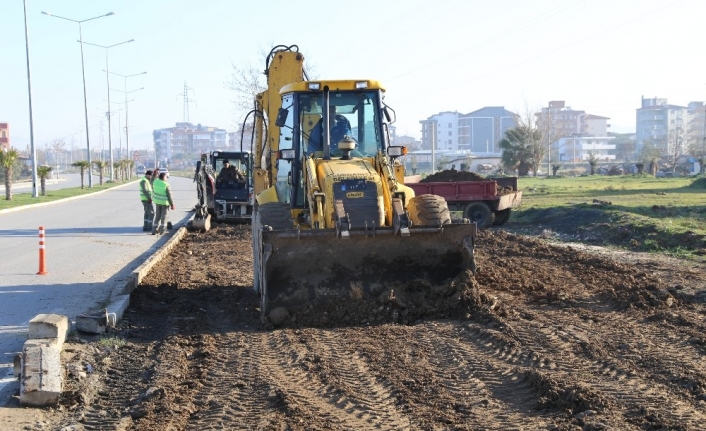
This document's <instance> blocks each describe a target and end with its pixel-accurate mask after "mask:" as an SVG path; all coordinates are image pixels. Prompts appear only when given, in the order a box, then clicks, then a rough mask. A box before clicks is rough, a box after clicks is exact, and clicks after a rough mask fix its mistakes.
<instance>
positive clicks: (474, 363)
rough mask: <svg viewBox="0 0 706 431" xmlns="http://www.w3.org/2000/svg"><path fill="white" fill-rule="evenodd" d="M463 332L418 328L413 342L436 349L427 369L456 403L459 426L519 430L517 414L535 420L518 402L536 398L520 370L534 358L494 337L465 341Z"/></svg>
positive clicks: (482, 334)
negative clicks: (529, 416) (461, 424)
mask: <svg viewBox="0 0 706 431" xmlns="http://www.w3.org/2000/svg"><path fill="white" fill-rule="evenodd" d="M473 329H478V328H473ZM462 332H466V331H464V330H463V328H460V329H459V328H458V326H457V325H454V324H453V323H450V322H448V323H431V322H430V323H424V324H421V325H417V326H416V327H415V336H416V337H419V339H420V340H422V341H423V342H425V343H428V344H429V345H433V346H434V349H433V350H432V355H431V356H430V358H429V363H430V365H431V366H432V367H433V369H434V371H435V373H436V374H437V375H438V376H439V378H441V379H442V381H443V383H442V386H443V387H444V388H446V389H447V390H448V391H449V392H450V397H451V398H452V399H454V400H456V402H457V403H458V404H457V405H456V406H455V409H456V410H457V411H458V413H459V415H458V417H457V418H456V420H459V421H460V423H463V424H464V425H465V426H468V427H470V429H484V430H508V429H514V428H516V426H517V424H518V423H521V422H522V420H521V416H520V415H518V414H517V412H523V415H526V414H530V415H531V414H532V413H533V410H534V406H533V405H532V404H531V403H520V404H518V402H517V401H518V400H531V399H534V398H535V393H536V390H535V389H534V388H532V387H531V385H529V384H528V383H527V381H526V378H525V377H524V375H523V373H522V371H521V368H520V367H525V366H527V364H531V363H535V362H536V361H534V360H532V359H530V356H531V355H528V354H526V353H525V352H522V351H521V350H519V349H517V348H515V347H511V346H509V345H508V344H506V343H505V342H498V339H497V338H496V337H495V334H489V333H487V332H486V331H484V330H476V331H473V330H472V331H471V332H473V333H474V334H475V335H474V336H472V337H467V336H465V335H464V334H462ZM474 337H477V338H474ZM460 400H463V401H460ZM461 402H463V405H461ZM535 426H536V428H526V429H546V426H547V424H546V423H544V424H535Z"/></svg>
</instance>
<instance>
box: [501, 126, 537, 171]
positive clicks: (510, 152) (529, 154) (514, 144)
mask: <svg viewBox="0 0 706 431" xmlns="http://www.w3.org/2000/svg"><path fill="white" fill-rule="evenodd" d="M539 135H540V132H539V131H538V130H537V129H532V128H530V127H527V126H525V125H519V126H517V127H513V128H512V129H508V130H506V131H505V137H504V138H503V139H502V141H500V148H502V150H503V155H502V161H503V165H505V167H507V168H508V169H511V170H515V169H517V173H518V174H519V175H520V176H521V177H522V176H527V175H528V174H529V171H530V169H531V168H532V167H533V166H535V165H536V163H537V162H538V161H537V160H535V151H534V148H533V147H534V145H533V143H534V142H537V141H539V138H540V136H539Z"/></svg>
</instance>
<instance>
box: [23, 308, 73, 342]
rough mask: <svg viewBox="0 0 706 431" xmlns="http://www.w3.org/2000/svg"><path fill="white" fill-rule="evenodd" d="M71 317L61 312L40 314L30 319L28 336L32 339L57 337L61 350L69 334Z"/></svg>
mask: <svg viewBox="0 0 706 431" xmlns="http://www.w3.org/2000/svg"><path fill="white" fill-rule="evenodd" d="M69 328H71V325H70V324H69V318H68V317H66V316H62V315H61V314H38V315H37V316H36V317H35V318H34V319H32V320H30V321H29V331H28V336H27V337H28V338H29V339H30V340H34V339H42V338H55V339H56V344H57V346H58V347H59V350H61V346H63V345H64V341H65V340H66V337H67V336H68V335H69Z"/></svg>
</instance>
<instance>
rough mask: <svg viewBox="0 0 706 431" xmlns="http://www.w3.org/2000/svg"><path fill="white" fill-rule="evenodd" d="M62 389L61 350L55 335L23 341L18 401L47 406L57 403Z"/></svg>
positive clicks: (25, 403) (28, 404) (27, 404)
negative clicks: (53, 337) (53, 336)
mask: <svg viewBox="0 0 706 431" xmlns="http://www.w3.org/2000/svg"><path fill="white" fill-rule="evenodd" d="M61 389H62V375H61V350H60V349H59V347H58V346H57V344H56V342H55V340H54V339H51V338H49V339H34V340H27V341H25V344H24V347H23V348H22V364H21V377H20V404H21V405H23V406H32V407H50V406H56V405H57V404H59V397H60V396H61Z"/></svg>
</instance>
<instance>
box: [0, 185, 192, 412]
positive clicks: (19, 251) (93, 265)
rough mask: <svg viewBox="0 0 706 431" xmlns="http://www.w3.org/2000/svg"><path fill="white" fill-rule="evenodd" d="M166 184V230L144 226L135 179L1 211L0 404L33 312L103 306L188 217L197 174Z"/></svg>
mask: <svg viewBox="0 0 706 431" xmlns="http://www.w3.org/2000/svg"><path fill="white" fill-rule="evenodd" d="M68 176H69V175H67V177H68ZM68 181H69V180H68V179H67V180H66V181H65V182H63V184H69V183H68ZM169 183H170V184H171V186H172V191H173V194H174V199H175V205H176V210H174V211H170V212H169V219H170V220H171V221H172V223H173V224H174V225H175V226H174V229H173V230H172V231H171V233H167V234H166V235H164V236H159V235H154V236H153V235H151V234H149V233H145V232H142V218H143V209H142V204H141V202H140V199H139V193H138V182H137V181H134V182H131V183H128V184H125V185H122V186H118V187H115V188H112V189H109V190H106V191H103V192H97V193H93V194H89V195H86V196H81V197H80V198H78V199H75V198H72V199H65V200H61V201H55V202H49V203H45V204H44V203H43V204H38V205H32V206H28V207H23V208H19V209H14V208H13V209H9V210H3V211H0V247H1V248H0V250H2V253H3V254H2V257H1V258H0V406H2V405H4V404H5V403H6V401H7V400H8V397H10V396H11V395H12V394H13V393H14V392H16V391H17V390H18V388H19V384H18V382H17V380H16V379H15V378H14V376H13V375H12V360H13V357H14V356H15V354H16V353H17V352H20V351H21V350H22V345H23V343H24V341H25V340H26V334H27V325H28V323H29V321H30V320H31V319H32V318H33V317H34V316H36V315H37V314H41V313H57V314H63V315H66V316H68V317H69V319H70V320H72V321H73V320H74V318H75V317H76V315H78V314H81V313H83V312H86V311H88V310H90V309H93V308H96V307H100V306H102V305H104V303H105V302H106V301H107V300H108V299H109V298H110V293H111V291H112V290H113V288H114V287H115V286H118V285H120V284H121V283H123V284H124V283H125V282H126V280H127V277H128V275H129V274H130V273H131V272H132V271H133V270H135V268H137V267H138V266H140V265H141V264H142V263H143V262H144V261H145V259H147V258H148V257H149V256H151V255H152V254H153V253H154V252H155V251H156V250H157V249H158V248H159V247H161V246H162V245H163V244H164V243H165V242H166V241H167V240H168V237H169V236H170V235H172V234H173V232H175V231H176V229H177V228H178V227H179V226H181V225H182V224H184V223H186V221H187V220H188V219H189V218H190V217H191V213H190V211H191V209H192V208H193V207H194V204H195V203H196V190H195V186H194V184H193V182H192V180H191V179H190V178H179V177H172V178H170V179H169ZM57 185H58V184H57ZM69 187H75V186H69ZM13 190H14V188H13ZM30 190H31V185H30ZM39 226H44V228H45V230H46V240H45V242H46V270H47V272H48V274H46V275H37V271H38V269H39V236H38V229H39Z"/></svg>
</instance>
